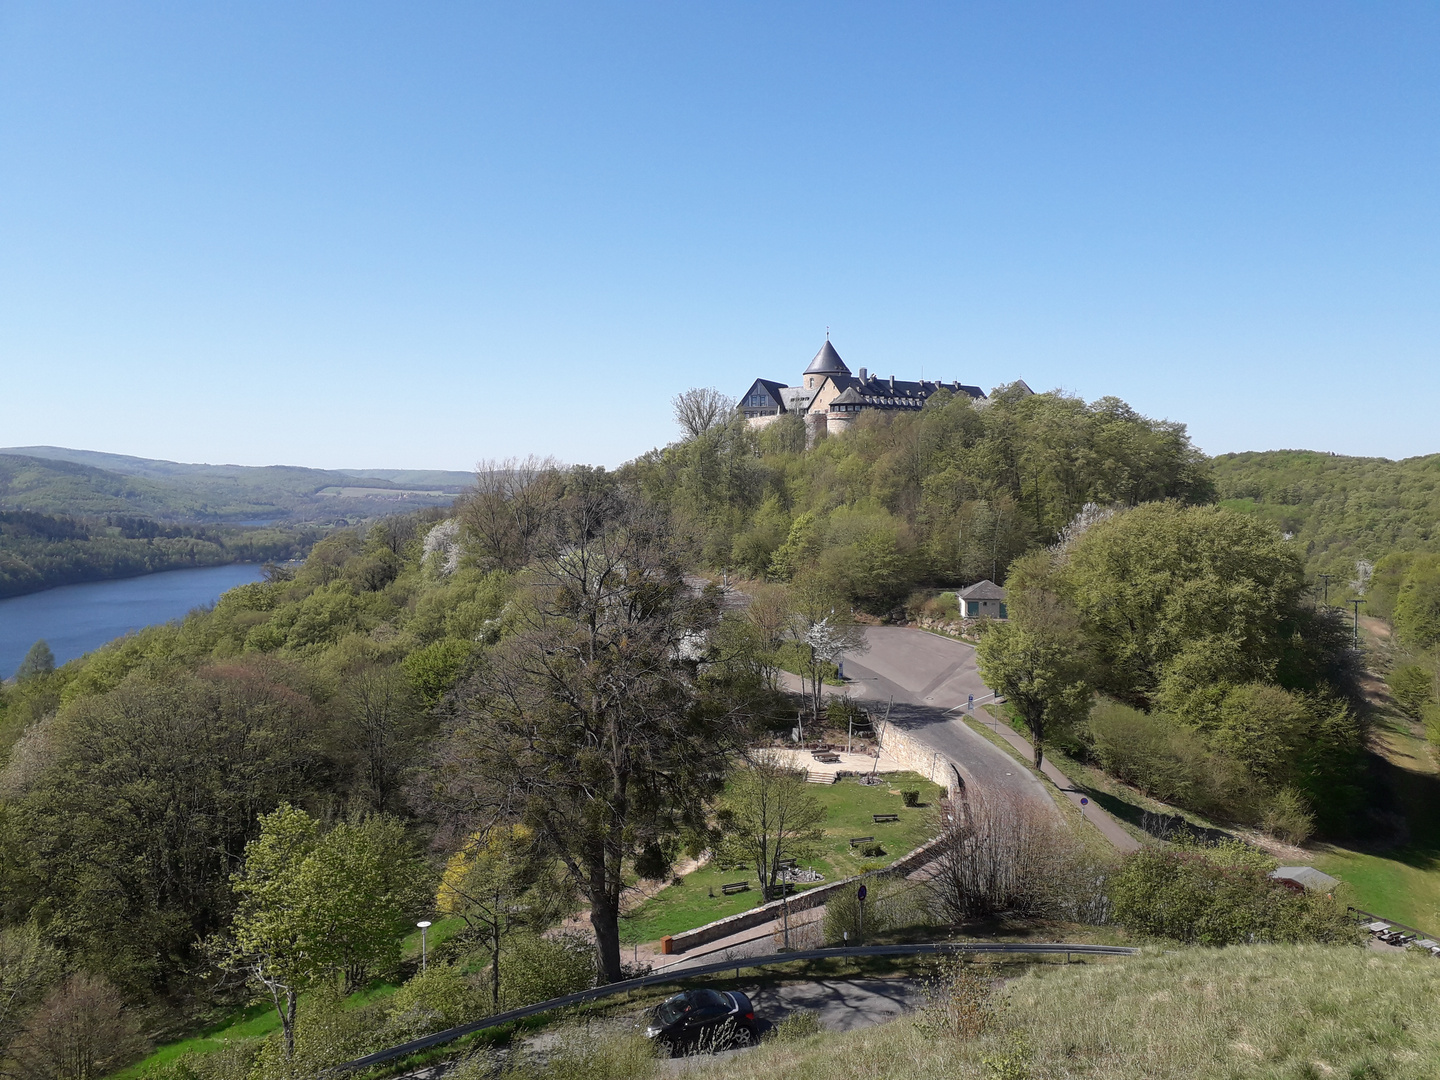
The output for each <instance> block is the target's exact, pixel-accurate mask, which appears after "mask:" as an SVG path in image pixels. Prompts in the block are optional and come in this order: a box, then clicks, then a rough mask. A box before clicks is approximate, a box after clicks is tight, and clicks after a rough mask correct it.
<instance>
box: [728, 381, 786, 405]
mask: <svg viewBox="0 0 1440 1080" xmlns="http://www.w3.org/2000/svg"><path fill="white" fill-rule="evenodd" d="M757 389H758V390H764V391H765V392H766V393H767V394H769V395H770V398H771V400H773V401H774V402H775V404H776V405H779V404H780V403H781V398H780V391H781V390H785V389H787V387H786V386H785V384H784V383H778V382H775V381H774V380H773V379H756V380H755V381H754V382H753V383H751V384H750V389H749V390H746V391H745V393H743V394H742V395H740V408H742V409H743V408H745V402H746V401H747V400H749V397H750V395H751V394H753V393H754V392H755V391H756V390H757Z"/></svg>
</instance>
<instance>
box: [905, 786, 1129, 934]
mask: <svg viewBox="0 0 1440 1080" xmlns="http://www.w3.org/2000/svg"><path fill="white" fill-rule="evenodd" d="M1103 874H1104V871H1103V868H1099V867H1096V866H1093V865H1092V864H1091V862H1090V860H1089V859H1088V858H1087V857H1086V856H1085V854H1084V852H1083V850H1082V849H1081V848H1080V846H1079V845H1078V844H1077V843H1076V841H1075V839H1074V837H1073V836H1071V835H1070V833H1069V832H1068V831H1067V830H1066V828H1065V825H1064V823H1063V822H1062V821H1061V820H1060V818H1059V817H1058V816H1057V815H1056V813H1055V811H1054V808H1053V807H1050V806H1046V805H1045V804H1044V803H1041V802H1039V801H1037V800H1034V799H1016V798H1013V797H1007V796H1005V795H1003V794H1000V793H994V792H992V793H990V794H983V793H981V792H978V791H973V790H968V789H966V788H964V787H962V788H961V789H960V796H959V798H958V800H957V801H956V803H955V804H953V805H952V807H951V809H950V812H949V817H948V818H947V819H946V820H944V822H943V830H942V833H941V842H940V845H939V847H938V851H937V855H936V858H935V860H934V861H933V862H932V863H931V864H930V867H929V877H928V880H927V881H926V885H925V887H926V889H927V891H928V892H929V893H930V896H931V898H932V902H933V904H934V906H935V908H936V911H937V913H938V914H940V915H941V916H942V917H943V918H945V919H947V920H948V921H950V922H952V923H957V924H958V923H964V922H967V921H969V920H971V919H978V918H985V917H988V916H993V915H1007V914H1008V915H1021V916H1060V915H1069V916H1071V917H1077V918H1081V919H1084V918H1087V917H1090V916H1093V915H1094V913H1095V906H1096V904H1100V905H1101V906H1103V897H1102V893H1101V891H1100V890H1099V888H1098V882H1099V880H1100V879H1101V878H1103Z"/></svg>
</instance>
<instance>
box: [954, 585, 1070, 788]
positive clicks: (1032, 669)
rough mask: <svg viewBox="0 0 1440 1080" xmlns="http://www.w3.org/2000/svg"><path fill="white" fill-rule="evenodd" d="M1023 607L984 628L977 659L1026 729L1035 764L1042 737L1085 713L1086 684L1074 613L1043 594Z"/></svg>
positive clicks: (988, 680)
mask: <svg viewBox="0 0 1440 1080" xmlns="http://www.w3.org/2000/svg"><path fill="white" fill-rule="evenodd" d="M1022 612H1023V621H1019V619H1018V618H1017V620H1014V621H1010V622H1000V623H994V624H992V625H991V626H990V627H989V628H988V629H987V630H986V631H985V632H984V634H983V635H982V636H981V638H980V644H979V646H978V647H977V649H976V659H977V660H978V661H979V665H980V675H981V677H982V678H983V679H984V680H985V685H987V686H989V687H990V688H991V689H993V690H994V691H995V692H996V693H997V694H1003V695H1004V696H1005V697H1006V699H1007V700H1008V701H1009V702H1010V704H1011V705H1013V706H1014V707H1015V711H1016V712H1018V713H1019V714H1020V719H1022V720H1023V721H1024V722H1025V726H1026V727H1028V728H1029V729H1030V738H1031V742H1032V743H1033V744H1034V747H1035V767H1036V768H1037V769H1038V768H1039V767H1040V764H1041V762H1042V761H1043V760H1044V757H1045V740H1046V738H1047V736H1048V735H1049V734H1051V733H1053V732H1054V731H1055V730H1056V729H1058V728H1061V727H1064V726H1066V725H1068V724H1069V723H1071V722H1072V721H1074V720H1076V719H1078V718H1080V717H1083V716H1084V715H1085V713H1086V712H1087V711H1088V709H1089V705H1090V695H1091V688H1090V686H1089V684H1088V683H1087V682H1086V671H1087V664H1086V658H1085V642H1084V639H1083V638H1082V637H1081V636H1080V632H1079V628H1078V627H1077V626H1076V624H1075V622H1074V619H1073V617H1072V616H1070V614H1069V613H1068V612H1067V611H1066V610H1065V609H1064V608H1063V607H1062V606H1061V605H1060V604H1059V602H1058V601H1057V600H1056V599H1055V598H1054V597H1046V596H1038V597H1035V598H1033V599H1032V601H1031V603H1030V604H1029V605H1028V606H1027V607H1025V608H1022V609H1021V611H1020V612H1016V615H1017V617H1019V616H1021V614H1022Z"/></svg>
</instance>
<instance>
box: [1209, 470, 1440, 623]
mask: <svg viewBox="0 0 1440 1080" xmlns="http://www.w3.org/2000/svg"><path fill="white" fill-rule="evenodd" d="M1212 468H1213V470H1214V477H1215V487H1216V492H1217V494H1218V495H1219V497H1220V500H1221V505H1222V506H1224V507H1226V508H1227V509H1230V510H1236V511H1239V512H1241V513H1246V514H1253V515H1256V516H1259V517H1263V518H1265V519H1266V520H1268V521H1272V522H1274V523H1275V524H1276V525H1278V526H1279V527H1280V528H1281V530H1282V531H1284V532H1287V533H1290V534H1292V535H1293V536H1294V538H1295V540H1296V541H1297V542H1299V543H1301V544H1303V545H1304V546H1305V553H1306V563H1307V568H1308V570H1309V571H1310V573H1311V574H1312V575H1314V574H1322V573H1328V574H1331V575H1333V577H1332V587H1331V592H1330V599H1331V600H1332V601H1334V600H1335V599H1336V597H1337V596H1342V595H1344V592H1343V590H1344V589H1346V588H1347V587H1348V583H1349V582H1350V581H1351V580H1352V579H1354V578H1355V577H1356V562H1357V560H1360V559H1365V560H1368V561H1371V562H1374V561H1377V560H1379V559H1380V558H1381V557H1383V556H1385V555H1386V554H1388V553H1390V552H1392V551H1440V454H1431V455H1429V456H1426V457H1413V458H1406V459H1405V460H1403V461H1390V460H1388V459H1386V458H1362V457H1344V456H1341V455H1338V454H1325V453H1319V452H1316V451H1312V450H1267V451H1263V452H1258V453H1245V454H1222V455H1221V456H1219V457H1217V458H1214V459H1213V462H1212ZM1337 590H1339V591H1337Z"/></svg>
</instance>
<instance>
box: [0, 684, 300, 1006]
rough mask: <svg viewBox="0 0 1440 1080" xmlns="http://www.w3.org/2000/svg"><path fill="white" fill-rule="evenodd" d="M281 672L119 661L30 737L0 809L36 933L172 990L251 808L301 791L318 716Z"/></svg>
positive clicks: (119, 972)
mask: <svg viewBox="0 0 1440 1080" xmlns="http://www.w3.org/2000/svg"><path fill="white" fill-rule="evenodd" d="M285 677H286V671H285V669H283V668H281V667H280V666H279V665H274V664H271V663H268V662H265V661H259V662H256V661H246V662H243V663H240V662H232V663H228V664H226V665H224V666H221V667H217V668H211V669H207V670H205V671H204V672H203V673H202V674H200V675H198V676H196V675H188V674H184V673H179V672H171V673H168V674H167V675H166V676H165V678H164V679H163V681H159V680H156V681H152V680H151V679H149V678H146V677H144V676H143V675H142V674H141V673H140V672H138V671H137V672H132V673H131V674H130V675H129V676H127V677H126V678H125V679H124V680H122V681H121V683H120V685H119V686H118V687H116V688H115V689H114V690H112V691H110V692H108V693H103V694H99V695H97V696H94V697H88V698H82V699H80V700H78V701H75V702H73V703H72V704H70V705H68V706H66V707H65V708H64V709H62V710H61V712H60V713H59V715H57V716H56V717H55V718H54V721H53V722H51V723H47V724H46V725H45V727H44V728H43V729H41V731H40V732H38V733H37V734H42V735H43V736H44V744H45V745H44V747H43V748H41V749H42V750H43V752H41V753H37V754H35V755H33V756H34V757H36V758H38V759H39V761H38V764H37V765H36V767H35V770H34V771H35V773H36V775H35V776H34V777H33V779H32V780H30V781H29V782H28V783H27V784H26V790H25V792H24V794H23V798H21V799H20V800H19V802H18V804H17V806H16V814H15V816H14V821H15V825H16V828H17V829H18V830H19V831H20V834H21V836H22V837H23V839H24V843H25V845H26V847H27V848H28V849H29V850H30V851H31V852H33V853H34V858H33V860H32V862H31V871H32V872H33V873H34V874H35V875H37V877H38V878H39V886H40V889H41V894H42V895H44V896H47V897H49V898H50V904H51V905H52V907H51V910H52V911H53V915H52V916H51V919H50V921H49V923H48V925H47V926H46V933H47V936H49V937H50V938H51V940H53V941H55V943H56V944H57V945H59V946H60V947H62V948H63V949H64V950H65V951H67V952H69V953H70V954H71V955H72V956H74V957H75V958H76V960H77V962H78V963H81V964H83V965H84V966H85V967H86V968H87V969H89V970H91V971H94V972H96V973H97V974H103V975H105V976H106V977H108V978H109V979H110V980H111V981H112V982H114V983H115V984H116V985H117V986H119V987H121V988H122V989H123V990H124V991H125V992H126V993H129V994H137V995H138V994H145V993H149V992H155V991H166V990H174V991H179V990H180V989H181V986H180V985H179V984H177V982H176V980H182V979H186V978H188V976H187V974H186V973H187V972H189V971H193V970H194V968H195V966H196V962H197V961H198V960H199V956H198V955H197V953H196V952H195V948H196V944H195V943H196V942H199V941H204V940H205V939H207V938H209V937H210V936H211V935H212V934H214V933H215V932H216V931H218V930H219V929H220V928H221V927H222V926H223V925H224V923H225V922H226V921H227V919H228V915H229V908H230V881H229V878H230V874H231V872H232V871H233V869H234V866H235V863H236V862H237V861H238V859H239V858H240V856H241V853H242V852H243V850H244V848H245V844H246V841H247V840H249V839H250V838H252V837H253V836H254V835H255V829H256V821H257V818H258V816H259V815H260V814H262V813H265V812H267V811H269V810H271V809H272V808H274V807H275V806H276V805H277V804H278V803H279V802H280V801H281V800H282V799H284V798H287V797H288V798H297V797H301V796H304V795H307V794H309V793H310V792H312V791H313V790H314V788H315V774H316V773H317V772H318V771H319V770H318V767H317V766H318V762H317V758H318V751H317V747H316V744H317V741H318V736H319V731H320V725H319V724H318V722H317V720H316V718H315V715H314V710H313V709H312V708H311V706H310V704H309V702H308V701H306V700H305V699H304V698H303V697H302V696H301V695H300V694H299V693H297V692H296V691H294V690H293V689H291V688H290V687H289V686H287V685H285V683H284V681H283V680H284V678H285Z"/></svg>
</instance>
